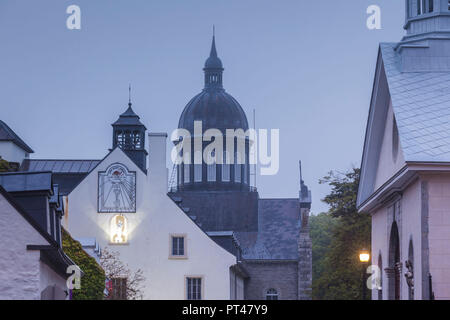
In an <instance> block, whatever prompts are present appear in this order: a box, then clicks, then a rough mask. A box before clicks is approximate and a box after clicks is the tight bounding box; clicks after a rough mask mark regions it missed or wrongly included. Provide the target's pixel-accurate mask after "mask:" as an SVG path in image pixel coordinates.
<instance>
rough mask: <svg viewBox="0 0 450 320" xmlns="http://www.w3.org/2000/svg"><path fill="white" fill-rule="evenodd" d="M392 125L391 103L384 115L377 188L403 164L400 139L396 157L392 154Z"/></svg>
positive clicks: (376, 180)
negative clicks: (384, 124)
mask: <svg viewBox="0 0 450 320" xmlns="http://www.w3.org/2000/svg"><path fill="white" fill-rule="evenodd" d="M393 127H394V113H393V110H392V103H390V104H389V110H388V113H387V116H386V126H385V129H384V133H383V142H382V145H381V150H380V154H379V160H378V168H377V174H376V178H375V189H374V190H377V189H378V188H379V187H380V186H382V185H383V184H384V183H385V182H386V181H387V180H389V179H390V178H391V177H392V176H393V175H394V174H395V173H397V172H398V171H399V170H400V169H401V168H402V167H403V166H404V165H405V160H404V156H403V151H402V148H401V144H400V141H399V143H398V149H397V152H398V153H397V157H394V155H393V148H392V145H393V139H392V133H393Z"/></svg>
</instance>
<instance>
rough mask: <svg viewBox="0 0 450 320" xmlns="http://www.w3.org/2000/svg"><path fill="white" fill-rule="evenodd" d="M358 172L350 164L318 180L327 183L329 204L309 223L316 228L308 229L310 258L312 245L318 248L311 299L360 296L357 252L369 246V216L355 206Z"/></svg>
mask: <svg viewBox="0 0 450 320" xmlns="http://www.w3.org/2000/svg"><path fill="white" fill-rule="evenodd" d="M359 175H360V170H359V169H357V168H353V169H352V170H350V171H349V172H346V173H335V172H330V173H329V174H328V175H327V176H326V177H324V178H323V179H321V180H320V183H322V184H328V185H330V186H331V192H330V194H329V195H327V196H326V197H325V198H324V199H323V201H324V202H325V203H327V204H328V205H329V206H330V210H329V212H328V213H325V214H322V216H321V215H319V216H318V218H317V219H312V223H311V224H312V225H311V230H316V231H317V232H314V231H313V232H312V242H313V259H314V248H319V250H321V251H319V252H320V253H319V254H321V257H320V258H317V257H316V262H317V261H318V263H319V265H318V266H316V267H314V270H315V271H316V277H315V278H314V277H313V297H314V298H315V299H326V300H335V299H338V300H354V299H361V298H362V275H363V273H362V272H363V269H362V266H361V263H360V262H359V252H360V251H361V250H362V249H364V248H365V249H367V250H370V239H371V219H370V216H369V215H366V214H360V213H358V212H357V209H356V196H357V192H358V184H359ZM330 235H331V237H330ZM330 238H331V239H330ZM328 242H329V244H328ZM327 245H328V248H326V246H327ZM316 250H317V249H316Z"/></svg>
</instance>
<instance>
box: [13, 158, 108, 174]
mask: <svg viewBox="0 0 450 320" xmlns="http://www.w3.org/2000/svg"><path fill="white" fill-rule="evenodd" d="M100 161H101V160H45V159H26V160H24V161H23V163H22V166H21V167H20V170H21V171H29V172H34V171H52V172H53V173H84V174H86V173H89V172H91V171H92V170H93V169H94V168H95V167H96V166H97V165H98V164H99V163H100Z"/></svg>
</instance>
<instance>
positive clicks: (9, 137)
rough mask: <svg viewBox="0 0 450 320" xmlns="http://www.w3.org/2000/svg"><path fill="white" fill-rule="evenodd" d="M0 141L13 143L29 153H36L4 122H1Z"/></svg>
mask: <svg viewBox="0 0 450 320" xmlns="http://www.w3.org/2000/svg"><path fill="white" fill-rule="evenodd" d="M0 141H11V142H13V143H15V144H16V145H17V146H18V147H20V148H22V149H23V150H25V151H26V152H28V153H33V152H34V151H33V150H32V149H31V148H30V147H29V146H28V145H27V144H26V143H25V142H24V141H23V140H22V139H20V137H19V136H18V135H17V134H16V133H15V132H14V131H13V130H12V129H11V128H10V127H9V126H8V125H7V124H6V123H4V122H3V121H2V120H0Z"/></svg>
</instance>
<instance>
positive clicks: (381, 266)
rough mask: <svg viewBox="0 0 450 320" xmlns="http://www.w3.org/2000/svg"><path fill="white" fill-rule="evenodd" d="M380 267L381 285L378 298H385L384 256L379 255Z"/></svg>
mask: <svg viewBox="0 0 450 320" xmlns="http://www.w3.org/2000/svg"><path fill="white" fill-rule="evenodd" d="M378 268H380V287H379V289H378V300H383V258H382V257H381V253H380V254H379V255H378Z"/></svg>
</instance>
